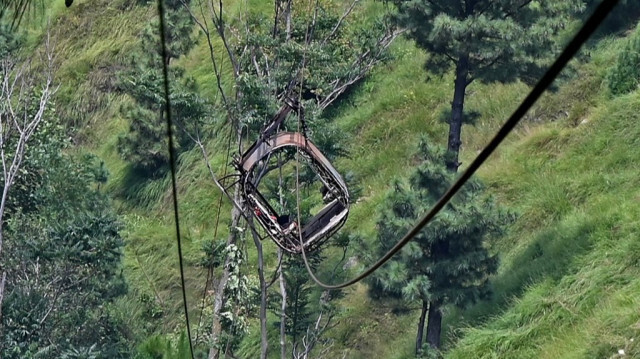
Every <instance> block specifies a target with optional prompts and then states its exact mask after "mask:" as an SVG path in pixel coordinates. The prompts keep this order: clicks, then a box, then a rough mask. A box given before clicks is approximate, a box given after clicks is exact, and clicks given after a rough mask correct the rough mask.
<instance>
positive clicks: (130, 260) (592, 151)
mask: <svg viewBox="0 0 640 359" xmlns="http://www.w3.org/2000/svg"><path fill="white" fill-rule="evenodd" d="M153 11H154V9H153V8H152V7H150V6H149V7H141V6H131V5H129V4H128V2H126V1H116V2H108V1H104V0H100V1H93V2H88V1H84V2H83V1H79V2H77V3H76V4H75V5H74V8H72V9H71V10H70V11H68V12H61V11H59V9H58V10H56V11H54V12H53V13H54V14H57V15H56V16H57V17H56V19H57V20H56V21H54V22H53V25H52V26H53V30H54V33H55V34H56V39H58V44H59V45H58V49H59V51H60V55H59V56H60V58H62V59H64V61H61V66H60V70H59V72H58V79H59V81H60V83H61V84H62V88H61V91H60V93H59V98H58V100H57V101H58V105H59V106H60V111H61V113H62V115H63V117H64V118H66V119H67V121H68V123H67V125H69V126H71V127H73V128H74V130H75V131H73V133H74V135H75V136H76V140H77V143H78V145H79V147H78V151H90V152H94V153H96V154H98V155H99V156H100V157H101V158H102V159H104V160H105V163H106V166H107V168H108V169H109V171H110V173H111V176H110V180H109V183H108V184H107V188H106V190H107V191H109V193H111V194H112V195H113V198H114V199H115V200H116V201H117V202H118V203H119V204H120V210H121V214H122V219H123V221H124V223H125V225H126V230H125V231H124V233H123V234H124V236H125V237H126V240H127V249H126V254H125V268H124V271H125V275H126V276H127V279H128V281H129V283H130V292H129V294H128V296H127V297H126V298H123V299H121V300H120V301H119V303H118V308H119V309H120V310H121V311H122V313H123V316H125V317H127V316H128V318H129V321H130V322H129V324H130V326H131V328H132V331H133V332H135V335H136V336H138V337H137V338H138V339H139V340H142V339H143V337H144V336H146V335H148V334H149V333H164V334H169V333H173V332H176V331H179V330H180V329H181V325H182V317H181V295H180V292H179V280H178V272H177V258H176V249H175V243H174V238H173V234H172V233H173V224H172V222H171V221H172V219H171V217H170V215H171V208H170V201H169V198H170V197H169V195H170V192H169V180H168V178H163V179H160V180H156V181H153V182H150V183H145V184H141V183H139V182H138V181H136V179H135V178H131V177H128V176H127V167H126V164H125V163H124V162H123V161H122V160H121V159H120V157H119V156H118V154H117V152H116V143H117V138H118V136H119V134H121V133H123V132H124V131H126V129H127V123H126V121H125V120H124V119H122V118H121V116H120V114H119V107H120V106H121V105H122V104H123V103H126V101H127V99H126V98H124V96H122V95H121V94H119V93H117V92H116V91H114V89H113V87H114V84H113V82H112V80H113V77H114V76H115V74H116V73H117V71H118V69H119V68H120V67H122V66H126V61H125V59H126V56H125V55H126V53H127V51H128V50H130V49H131V48H132V46H136V42H135V41H136V37H137V35H138V34H139V32H140V31H141V28H142V22H141V21H139V19H141V18H144V19H151V18H153V16H155V14H154V12H153ZM113 29H118V31H112V30H113ZM41 31H42V27H38V28H37V29H34V30H32V37H33V41H32V43H34V44H37V43H38V39H40V36H41ZM202 40H203V38H202V37H200V38H199V45H198V46H197V47H196V49H195V50H193V51H192V52H191V53H190V54H189V55H188V56H187V57H185V58H182V59H180V60H179V62H180V63H181V64H184V66H185V67H186V68H187V70H188V71H189V73H190V74H192V75H194V76H195V77H196V79H197V80H198V81H199V82H200V83H201V84H202V85H203V86H202V89H203V92H205V93H207V94H208V95H212V94H213V93H214V91H215V88H214V87H213V86H211V83H212V78H211V75H210V72H208V70H207V69H208V68H209V66H210V65H209V64H208V60H207V56H208V54H207V51H206V47H205V44H204V42H202ZM34 46H36V45H34ZM620 48H621V46H620V40H604V41H602V43H601V44H599V45H598V47H597V48H595V49H593V50H591V60H590V62H589V63H588V64H586V65H579V70H578V71H579V72H578V73H579V75H578V76H574V77H573V79H571V80H569V81H568V82H564V83H562V84H560V88H561V89H560V91H559V92H558V93H557V94H547V95H546V96H545V98H544V99H543V100H542V101H541V103H540V104H539V105H538V106H537V107H536V109H535V110H534V111H532V112H531V113H530V114H529V115H528V118H527V119H526V120H525V122H524V123H523V124H522V125H521V126H520V127H519V128H518V129H517V131H516V133H515V134H514V135H512V136H511V137H510V138H509V140H508V141H507V144H506V145H505V146H503V147H502V148H501V149H500V150H499V152H498V153H497V154H496V155H495V156H494V157H493V158H492V160H491V161H490V163H488V165H487V167H485V168H483V170H482V171H481V177H482V179H483V180H485V181H486V182H487V183H488V184H489V186H490V191H491V193H492V194H493V195H494V196H496V197H497V198H498V199H499V200H500V201H501V202H502V203H503V204H505V205H506V206H509V207H510V208H513V209H515V210H517V211H518V214H519V220H518V221H517V222H516V223H515V224H514V226H513V228H511V229H510V231H509V233H508V235H506V236H505V237H504V238H500V239H496V240H495V241H493V242H492V248H493V249H494V250H495V251H497V252H498V253H500V256H501V260H502V264H501V268H500V271H499V273H498V274H497V275H496V276H495V278H494V279H493V281H492V282H493V286H494V292H495V296H494V298H493V299H492V300H490V301H487V302H482V303H479V304H477V305H476V306H474V307H472V308H469V309H468V310H465V311H461V310H454V309H450V310H449V312H448V316H447V317H448V319H447V320H446V323H445V325H446V330H447V332H446V335H447V336H448V341H447V342H446V344H445V345H446V346H447V348H448V349H450V352H448V353H447V356H448V357H452V358H475V357H517V358H527V357H530V358H539V357H546V358H557V357H570V358H574V357H575V358H579V357H582V358H593V357H611V356H612V355H616V353H618V350H624V351H625V353H626V355H631V356H634V355H635V356H640V347H638V346H637V344H635V343H636V342H637V340H640V339H638V334H640V333H639V331H640V313H638V311H637V308H638V305H639V304H640V303H639V302H640V299H638V298H640V295H639V293H640V282H639V280H637V278H639V277H638V274H640V273H639V272H640V268H638V266H639V265H640V262H639V257H638V253H640V248H639V246H640V244H638V243H639V242H638V241H637V238H638V234H639V233H638V231H640V229H639V228H638V225H637V223H638V218H639V215H640V191H639V190H638V184H639V182H640V180H639V179H638V178H639V176H638V167H637V165H636V163H638V160H640V158H639V157H640V152H638V151H636V150H635V149H636V147H637V146H638V145H639V144H640V142H639V141H640V140H639V139H640V125H639V123H640V122H639V121H638V116H639V115H638V111H637V108H638V107H639V106H640V94H638V92H634V93H632V94H630V95H626V96H623V97H618V98H610V97H609V96H608V94H607V91H606V90H605V89H604V86H603V79H604V76H605V73H606V71H607V69H608V68H609V67H610V66H611V63H612V61H613V58H614V57H615V55H616V54H617V52H618V51H620ZM393 53H394V55H395V56H396V58H395V60H394V61H393V62H392V63H391V64H389V65H388V66H385V67H382V68H378V69H376V70H375V71H374V73H373V74H372V76H371V77H370V78H368V79H367V80H366V81H364V82H363V83H361V84H360V85H359V86H357V88H356V89H354V91H353V92H352V93H351V94H350V95H349V97H348V98H346V99H345V100H344V101H342V102H341V103H340V104H339V105H338V106H337V107H336V108H335V109H333V110H332V120H333V121H334V123H335V124H336V126H338V128H340V129H341V130H342V131H343V132H344V133H345V134H346V136H345V137H346V138H349V139H350V140H349V142H348V143H347V144H346V147H347V149H348V150H349V156H348V157H345V158H342V159H340V160H338V161H337V163H336V165H337V167H338V169H339V170H341V171H342V172H343V173H346V172H348V171H351V172H353V173H354V174H355V176H356V178H357V179H358V184H359V187H360V188H361V190H362V197H361V199H360V200H359V201H358V203H357V204H355V205H354V206H353V211H352V213H351V215H350V219H349V222H348V223H347V225H346V229H347V230H348V231H350V232H353V233H359V234H360V235H361V236H362V237H363V238H364V240H363V242H364V244H370V243H372V242H373V240H372V239H373V238H374V237H375V233H376V228H375V222H376V220H377V209H378V208H379V206H380V205H381V202H382V200H383V198H384V195H385V193H386V191H387V190H388V188H389V184H390V182H391V180H392V178H394V177H401V176H403V175H406V174H407V173H408V172H409V170H410V167H411V161H412V159H411V157H410V156H411V153H412V152H413V151H414V149H415V143H416V142H417V139H418V138H419V137H420V136H421V135H422V134H427V135H428V136H430V137H431V138H432V141H433V142H435V143H439V144H444V143H445V141H446V139H445V131H446V125H445V124H444V123H442V122H441V121H440V117H441V116H440V114H441V113H442V111H444V110H446V109H447V108H448V107H449V103H450V100H451V99H450V97H451V94H452V79H451V78H450V76H444V77H437V76H431V77H429V79H428V80H427V78H428V75H427V73H425V72H424V70H423V69H422V64H423V62H424V56H425V55H424V54H423V53H422V52H421V51H419V50H417V49H416V48H415V47H414V46H413V45H411V44H409V43H408V42H406V41H404V40H401V41H398V42H397V44H396V45H395V46H394V47H393ZM474 86H475V87H472V88H471V92H472V93H470V95H469V100H468V106H469V108H470V109H472V110H476V111H478V112H480V113H481V114H483V116H482V117H481V118H480V119H479V120H478V122H477V124H476V125H475V126H474V127H471V126H466V127H465V128H464V130H463V135H464V137H463V152H462V162H463V167H464V165H465V163H469V161H470V160H471V159H472V158H473V157H474V155H475V154H476V152H477V151H478V150H479V149H480V148H482V146H483V145H484V143H485V142H486V141H487V140H488V139H489V137H490V136H491V135H492V134H493V132H494V131H495V129H496V128H497V127H498V126H499V124H500V123H501V122H502V121H503V120H504V119H506V118H507V117H508V115H509V114H510V112H511V111H512V110H513V109H514V108H515V106H516V105H517V104H518V101H519V100H520V99H522V98H523V97H524V95H525V94H526V92H527V90H528V89H527V87H526V86H525V85H523V84H519V83H515V84H509V85H490V86H489V85H474ZM208 146H209V149H210V151H211V152H212V153H214V154H215V156H214V158H213V161H212V162H213V165H214V167H215V168H222V167H223V166H224V152H225V143H219V141H217V140H216V139H212V140H211V141H210V143H208ZM180 166H181V167H180V171H179V172H180V173H179V187H180V203H181V208H180V211H181V214H182V217H181V219H182V226H183V228H184V229H185V233H184V236H185V237H184V238H185V255H186V263H187V265H188V271H187V276H188V278H187V287H188V294H189V297H188V299H189V301H190V307H191V313H192V318H198V316H199V314H200V309H199V304H200V300H201V298H202V297H201V296H202V291H203V289H204V280H205V277H206V272H205V271H204V270H202V268H200V267H198V266H197V262H198V260H199V259H200V258H201V246H202V245H203V244H204V243H206V242H207V240H209V239H210V238H211V237H213V233H214V226H215V221H214V218H215V215H216V212H217V206H218V200H219V197H218V196H219V193H218V191H217V189H216V188H215V186H213V184H212V183H211V181H209V180H208V172H207V170H206V167H205V166H204V164H203V161H202V159H201V157H200V154H199V153H198V152H197V151H191V152H187V153H185V154H183V155H182V156H181V158H180ZM141 198H142V200H140V199H141ZM229 209H230V207H229V206H228V204H225V205H223V207H222V210H221V213H222V217H221V223H223V224H224V223H226V222H227V221H228V213H229ZM226 231H227V229H226V224H225V225H222V226H220V230H219V231H218V233H217V235H218V237H222V236H224V235H226ZM265 246H266V247H267V249H266V250H267V263H268V264H269V266H270V268H271V269H273V268H274V267H275V264H276V258H275V250H274V248H275V246H273V245H271V244H265ZM359 251H360V248H358V247H357V246H356V245H355V244H354V245H353V246H352V248H351V250H350V252H348V257H350V256H353V257H356V256H357V254H358V252H359ZM328 253H329V254H330V255H333V256H330V258H329V259H328V260H327V263H326V267H328V268H330V267H333V266H334V265H335V264H336V263H337V262H338V259H339V257H340V255H339V253H335V252H328ZM254 257H255V254H253V253H249V268H248V269H247V272H248V273H250V274H252V280H254V281H255V272H256V268H255V258H254ZM252 284H254V285H255V282H252ZM320 292H321V291H320V290H317V289H316V290H315V292H314V296H313V298H314V300H315V299H317V298H319V297H320ZM338 305H339V306H340V308H341V310H340V313H339V315H338V318H337V323H338V324H337V325H336V326H335V327H334V328H333V329H332V330H331V331H329V332H328V333H327V336H328V337H329V338H331V339H333V340H334V342H333V347H332V348H331V352H330V355H331V357H339V356H341V355H345V356H346V357H348V358H370V357H384V358H410V357H412V356H413V343H412V341H413V336H414V327H415V325H416V323H417V316H418V312H417V311H416V310H413V311H409V312H406V313H403V314H394V313H392V312H391V310H390V309H389V307H387V306H386V305H385V303H379V302H375V301H372V300H370V299H369V298H368V297H367V294H366V287H365V285H362V284H359V285H356V286H354V287H353V288H350V289H348V290H346V291H345V297H344V298H342V299H340V300H339V301H338ZM205 319H206V318H205ZM196 320H197V319H196ZM276 320H277V318H275V317H270V321H271V322H275V321H276ZM205 322H206V320H205ZM254 323H255V320H254ZM194 325H195V323H194ZM202 330H203V331H206V330H208V329H207V328H202ZM389 333H393V335H392V336H390V335H389ZM270 334H271V338H270V339H271V340H272V346H271V347H272V350H271V352H272V356H273V357H276V352H277V350H276V348H277V333H276V331H275V328H274V329H273V332H272V333H270ZM632 339H635V341H632ZM258 343H259V329H258V328H257V326H255V325H253V326H252V327H251V333H250V334H248V335H247V336H246V337H245V338H244V341H243V343H242V344H241V346H240V348H241V349H240V350H239V353H244V355H245V356H246V357H253V356H254V355H255V353H256V350H257V349H256V348H257V346H258Z"/></svg>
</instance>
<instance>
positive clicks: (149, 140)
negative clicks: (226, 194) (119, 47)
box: [118, 1, 208, 178]
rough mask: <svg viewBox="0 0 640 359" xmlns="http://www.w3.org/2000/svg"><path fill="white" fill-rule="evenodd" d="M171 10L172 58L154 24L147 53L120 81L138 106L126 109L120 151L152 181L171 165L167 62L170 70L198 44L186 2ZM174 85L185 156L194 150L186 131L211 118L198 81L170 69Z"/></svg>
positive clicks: (179, 145)
mask: <svg viewBox="0 0 640 359" xmlns="http://www.w3.org/2000/svg"><path fill="white" fill-rule="evenodd" d="M187 3H188V2H187ZM166 10H167V11H166V19H167V22H166V23H167V27H166V34H165V40H166V48H167V54H166V57H165V58H164V59H163V58H162V53H161V44H160V42H159V37H158V36H157V33H158V24H157V23H156V22H153V23H150V24H149V25H148V26H147V27H146V28H145V30H144V32H143V34H142V41H141V48H140V49H141V51H140V52H139V53H137V54H135V56H134V57H133V58H132V65H131V68H130V69H129V70H128V71H125V72H123V73H122V75H121V79H120V88H121V89H122V90H123V91H124V92H125V93H126V94H128V95H129V96H130V97H131V98H132V100H133V102H132V103H130V104H128V105H126V106H123V107H122V108H121V113H122V115H123V116H124V117H125V118H126V119H128V120H129V121H130V128H129V131H128V132H127V133H126V134H123V135H122V136H121V137H120V138H119V141H118V152H119V153H120V155H121V156H122V157H123V158H124V159H125V160H127V161H128V162H129V163H131V164H132V166H133V169H134V170H136V172H137V173H138V174H140V175H142V176H143V177H148V178H158V177H160V176H162V175H163V174H164V173H165V171H166V169H167V166H168V164H169V153H168V152H167V146H166V136H167V130H166V122H165V103H164V102H165V101H164V95H163V93H164V87H163V86H164V78H163V75H162V65H163V64H162V62H163V61H164V62H165V63H166V64H167V65H169V64H170V63H171V61H172V60H174V59H177V58H179V57H180V56H181V55H183V54H186V53H187V52H188V51H189V50H190V49H191V48H192V47H193V45H194V40H193V38H192V36H191V33H192V30H193V21H192V19H191V17H190V15H189V13H188V12H187V10H186V9H185V8H184V6H183V5H182V2H181V1H169V2H167V7H166ZM169 84H170V94H171V98H170V100H171V105H172V116H173V119H174V123H176V124H177V128H175V129H174V131H173V132H174V134H176V138H175V139H174V142H175V144H176V150H177V151H184V150H185V149H188V148H190V146H192V141H191V140H190V139H189V137H188V135H187V134H186V133H185V128H187V127H192V126H194V125H195V124H197V123H199V122H200V121H201V120H202V119H203V118H204V117H206V116H207V112H208V108H207V104H206V103H205V101H204V100H203V99H202V98H201V97H200V96H199V95H198V89H197V87H196V84H195V82H194V81H193V80H191V79H185V78H184V70H183V69H182V68H179V67H174V66H172V67H171V68H170V69H169Z"/></svg>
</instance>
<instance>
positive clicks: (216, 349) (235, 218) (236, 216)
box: [209, 184, 241, 359]
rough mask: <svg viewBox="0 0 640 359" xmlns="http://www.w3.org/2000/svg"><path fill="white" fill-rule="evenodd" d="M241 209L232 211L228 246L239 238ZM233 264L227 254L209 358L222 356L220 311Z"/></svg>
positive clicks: (215, 302)
mask: <svg viewBox="0 0 640 359" xmlns="http://www.w3.org/2000/svg"><path fill="white" fill-rule="evenodd" d="M240 190H241V189H240V185H238V184H236V186H235V192H234V194H233V199H234V201H236V203H239V202H240ZM240 216H241V213H240V210H239V209H237V208H236V207H235V206H234V207H233V210H232V211H231V226H230V229H231V230H230V231H229V237H228V238H227V247H228V246H230V245H233V244H236V242H237V240H238V233H237V230H236V227H238V223H239V221H240ZM230 264H231V258H229V256H227V258H226V259H225V261H224V267H223V269H222V276H221V277H220V279H219V280H218V282H217V283H216V286H215V292H214V297H213V324H212V325H211V338H212V339H213V344H214V345H213V346H212V347H211V348H210V349H209V359H218V358H219V356H220V343H219V340H220V335H221V334H222V323H221V322H220V313H221V312H222V308H223V306H224V301H225V297H224V289H225V288H226V287H227V282H228V281H229V275H230V273H229V266H230Z"/></svg>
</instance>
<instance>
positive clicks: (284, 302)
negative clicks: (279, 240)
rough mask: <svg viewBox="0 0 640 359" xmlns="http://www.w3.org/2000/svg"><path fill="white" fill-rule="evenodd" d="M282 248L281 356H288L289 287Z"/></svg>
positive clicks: (279, 270) (280, 274)
mask: <svg viewBox="0 0 640 359" xmlns="http://www.w3.org/2000/svg"><path fill="white" fill-rule="evenodd" d="M282 256H283V253H282V249H280V248H278V262H279V263H280V268H278V281H279V282H280V296H281V297H282V302H281V305H280V358H281V359H286V358H287V336H286V334H287V332H286V329H287V314H286V313H287V287H286V283H285V281H284V272H283V271H282Z"/></svg>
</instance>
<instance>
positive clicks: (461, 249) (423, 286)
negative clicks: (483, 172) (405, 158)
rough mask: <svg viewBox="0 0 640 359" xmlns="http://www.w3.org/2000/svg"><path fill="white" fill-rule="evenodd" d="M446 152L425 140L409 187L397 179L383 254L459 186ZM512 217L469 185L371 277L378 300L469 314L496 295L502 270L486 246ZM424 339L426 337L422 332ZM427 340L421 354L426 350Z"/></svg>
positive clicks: (381, 240)
mask: <svg viewBox="0 0 640 359" xmlns="http://www.w3.org/2000/svg"><path fill="white" fill-rule="evenodd" d="M446 156H447V155H446V154H445V151H444V150H443V149H440V148H437V147H434V146H431V145H429V144H428V143H427V141H426V140H424V139H423V140H421V142H420V144H419V151H418V153H417V155H416V158H415V159H416V161H418V163H417V167H416V169H415V171H414V172H413V174H412V175H411V176H410V178H409V181H406V180H396V181H395V182H394V183H393V189H392V190H391V191H390V192H389V194H388V195H387V198H386V201H385V206H384V208H383V209H382V214H381V216H380V219H379V220H378V224H377V225H378V229H379V234H378V249H377V251H378V253H377V255H382V254H384V253H385V252H386V251H388V250H389V249H390V248H391V247H392V246H393V244H395V242H396V241H397V239H398V238H400V236H402V235H403V234H404V233H406V232H407V230H408V229H409V228H410V227H411V226H412V225H413V224H414V223H415V221H416V220H417V219H418V218H419V217H420V216H421V215H423V214H424V213H425V212H426V211H427V210H428V209H429V208H430V207H431V206H432V205H433V204H434V203H435V202H436V201H437V200H438V199H439V197H440V196H441V195H442V194H444V191H446V189H447V188H448V187H449V185H450V184H451V183H452V181H453V178H454V176H453V174H452V173H451V172H450V171H448V170H447V168H446V167H445V165H444V163H445V160H446V159H445V157H446ZM510 217H511V216H510V215H509V214H508V213H507V212H506V211H505V210H503V209H501V208H499V207H498V206H497V205H496V204H495V202H494V201H493V199H492V198H490V197H487V196H486V195H484V194H483V186H482V184H481V183H480V182H479V181H478V180H475V179H474V180H473V181H471V182H470V183H468V184H467V185H466V186H465V187H463V189H462V190H461V191H460V192H459V194H458V195H457V196H456V197H455V198H454V200H453V201H452V202H451V203H449V204H448V205H447V206H446V207H445V209H444V210H443V212H441V213H440V214H439V215H438V216H437V217H436V218H435V219H434V220H433V221H432V222H431V223H430V224H429V225H428V226H427V227H426V228H425V229H424V230H423V231H422V232H421V233H420V234H418V235H417V236H416V238H415V239H414V240H413V241H411V242H410V243H409V244H408V245H407V246H406V247H405V248H404V249H403V250H402V251H401V252H400V253H399V254H398V255H397V256H396V257H394V258H392V259H391V260H390V262H389V263H388V264H387V265H385V266H383V267H382V268H380V270H378V271H377V272H375V273H374V275H373V276H372V280H371V281H370V290H369V294H370V296H372V297H373V298H375V299H383V298H395V299H398V300H400V301H401V303H402V302H414V301H421V302H422V303H430V304H431V305H432V306H435V307H436V308H439V307H441V306H444V305H455V306H458V307H464V306H467V305H469V304H472V303H474V302H476V301H477V300H479V299H481V298H486V297H487V296H488V295H489V294H490V287H489V285H488V279H489V276H490V275H491V274H493V273H495V271H496V269H497V266H498V259H497V257H496V256H495V255H494V254H492V253H490V251H489V250H488V248H487V244H486V243H487V240H488V239H490V238H492V237H494V236H497V235H499V234H501V233H502V231H503V228H504V225H505V224H507V223H508V222H509V221H510ZM418 337H419V338H421V330H420V329H419V334H418ZM420 342H421V339H419V340H418V343H417V344H418V345H417V348H420V347H421V345H420V344H421V343H420Z"/></svg>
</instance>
